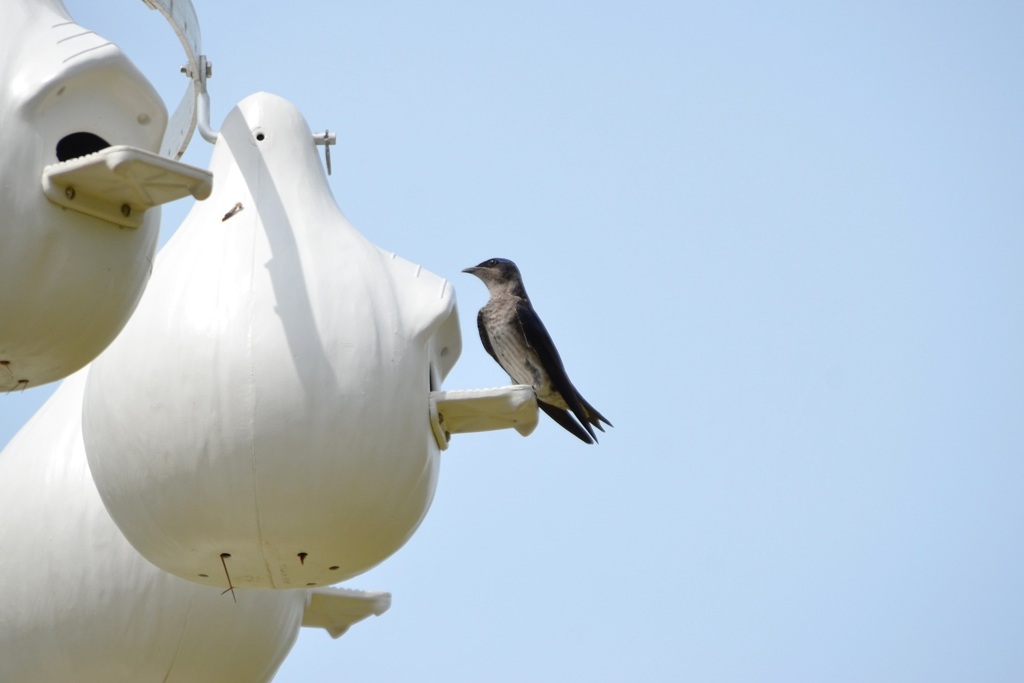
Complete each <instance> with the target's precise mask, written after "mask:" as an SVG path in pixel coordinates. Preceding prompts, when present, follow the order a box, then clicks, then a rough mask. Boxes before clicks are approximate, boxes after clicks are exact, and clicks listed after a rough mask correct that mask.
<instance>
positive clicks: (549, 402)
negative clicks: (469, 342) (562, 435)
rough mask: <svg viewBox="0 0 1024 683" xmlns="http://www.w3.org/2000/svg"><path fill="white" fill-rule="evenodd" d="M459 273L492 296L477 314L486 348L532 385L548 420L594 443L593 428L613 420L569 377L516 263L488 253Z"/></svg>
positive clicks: (520, 380) (517, 378)
mask: <svg viewBox="0 0 1024 683" xmlns="http://www.w3.org/2000/svg"><path fill="white" fill-rule="evenodd" d="M462 272H463V273H469V274H470V275H476V276H477V277H478V278H480V279H481V280H483V283H484V284H485V285H487V291H488V292H489V293H490V295H491V298H490V300H488V302H487V303H486V304H485V305H484V307H483V308H481V309H480V313H479V314H477V317H476V324H477V327H478V328H479V329H480V341H482V342H483V344H484V349H485V350H486V351H487V353H489V354H491V357H492V358H494V360H496V361H498V365H500V366H501V367H502V369H503V370H504V371H505V372H507V373H508V375H509V377H511V378H512V381H513V382H515V383H516V384H528V385H530V386H532V387H533V390H534V392H535V393H536V394H537V405H539V406H540V409H541V410H543V411H544V412H545V413H547V414H548V416H549V417H551V419H552V420H554V421H555V422H557V423H558V424H560V425H562V427H564V428H565V429H566V430H567V431H569V432H571V433H572V434H573V435H575V436H576V437H577V438H579V439H580V440H582V441H584V442H585V443H596V442H597V437H596V436H595V434H594V429H593V427H597V428H598V429H600V430H601V431H602V432H603V431H604V427H602V426H601V423H602V422H604V423H605V424H606V425H608V426H609V427H611V426H612V423H611V422H609V421H608V420H607V419H606V418H605V417H604V416H603V415H601V413H599V412H597V410H596V409H595V408H594V406H592V405H590V404H589V403H587V402H586V400H584V398H583V397H582V396H580V393H579V392H578V391H576V387H574V386H573V385H572V382H570V381H569V376H568V375H567V374H566V373H565V367H564V366H563V365H562V359H561V357H560V356H559V355H558V350H557V349H556V348H555V344H554V342H552V341H551V336H550V335H549V334H548V331H547V329H545V327H544V323H542V322H541V320H540V317H539V316H538V315H537V312H536V311H534V310H533V304H532V303H530V297H529V296H527V295H526V287H525V286H524V285H523V276H522V275H520V274H519V268H518V267H516V264H514V263H513V262H512V261H509V260H508V259H503V258H492V259H488V260H487V261H484V262H483V263H481V264H480V265H478V266H473V267H472V268H466V269H465V270H463V271H462ZM570 411H571V413H572V414H570ZM573 415H575V416H576V420H579V422H578V423H577V421H576V420H574V419H573V417H572V416H573ZM580 425H583V426H582V427H581V426H580Z"/></svg>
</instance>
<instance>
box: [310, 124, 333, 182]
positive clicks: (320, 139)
mask: <svg viewBox="0 0 1024 683" xmlns="http://www.w3.org/2000/svg"><path fill="white" fill-rule="evenodd" d="M313 142H314V143H316V144H317V145H323V148H324V156H325V157H326V158H327V175H331V145H336V144H338V136H337V135H335V134H334V133H332V132H331V131H329V130H326V129H325V130H323V131H321V132H319V133H313Z"/></svg>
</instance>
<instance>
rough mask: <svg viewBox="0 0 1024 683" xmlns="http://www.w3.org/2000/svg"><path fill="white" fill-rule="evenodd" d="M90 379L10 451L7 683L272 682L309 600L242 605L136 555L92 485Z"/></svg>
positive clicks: (0, 623)
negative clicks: (84, 430)
mask: <svg viewBox="0 0 1024 683" xmlns="http://www.w3.org/2000/svg"><path fill="white" fill-rule="evenodd" d="M85 372H87V371H85V370H83V371H82V372H80V373H78V374H76V375H74V376H72V377H70V378H69V379H68V380H67V381H65V383H64V384H63V385H62V386H61V387H60V388H59V389H58V390H57V392H56V393H55V394H54V395H53V397H52V398H51V399H50V400H49V401H48V402H47V403H46V405H44V406H43V408H42V409H40V411H39V412H38V413H37V414H36V415H35V417H33V418H32V420H31V421H30V422H29V423H28V424H27V425H26V426H25V427H24V428H23V429H22V430H21V431H20V432H19V433H18V434H17V435H16V436H15V437H14V439H13V440H12V441H11V443H10V444H9V445H8V446H7V448H6V449H5V450H4V451H3V453H2V454H0V519H2V520H3V523H2V524H0V548H2V549H3V552H2V553H0V596H2V608H0V681H4V682H7V681H10V682H12V683H14V682H17V683H54V682H55V681H57V682H65V681H74V682H75V683H110V681H135V682H153V683H194V682H195V681H218V682H219V683H233V682H238V683H256V682H258V681H267V680H269V679H270V678H271V677H272V676H273V673H274V671H276V670H277V667H278V666H279V665H280V664H281V662H282V661H283V660H284V657H285V656H286V655H287V653H288V651H289V650H290V649H291V646H292V644H293V643H294V640H295V637H296V635H297V634H298V629H299V625H300V623H301V621H302V619H303V612H304V610H305V607H306V603H307V600H308V599H309V595H308V592H307V591H236V596H235V597H236V598H237V602H235V601H234V600H233V599H232V596H231V594H221V590H220V589H218V588H210V587H206V586H200V585H198V584H195V583H192V582H189V581H184V580H182V579H179V578H178V577H175V576H171V575H170V574H167V573H166V572H163V571H161V570H159V569H157V568H156V567H154V566H153V565H152V564H150V563H149V562H147V561H146V560H145V559H144V558H143V557H142V556H141V555H139V554H138V553H137V552H136V551H135V550H134V549H133V548H132V547H131V545H129V543H128V542H127V541H126V540H125V539H124V537H123V536H122V535H121V533H120V532H119V531H118V529H117V527H116V526H115V525H114V523H113V521H112V520H111V519H110V516H109V515H108V514H107V511H106V509H105V508H104V507H103V504H102V502H101V501H100V497H99V495H98V493H97V492H96V487H95V486H94V485H93V482H92V479H91V477H90V476H89V467H88V465H87V464H86V458H85V452H84V447H83V444H82V435H81V419H80V416H81V410H82V393H83V390H84V387H85Z"/></svg>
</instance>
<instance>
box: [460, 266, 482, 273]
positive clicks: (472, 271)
mask: <svg viewBox="0 0 1024 683" xmlns="http://www.w3.org/2000/svg"><path fill="white" fill-rule="evenodd" d="M478 270H480V268H479V267H477V266H471V267H469V268H463V269H462V272H463V273H469V274H470V275H476V271H478Z"/></svg>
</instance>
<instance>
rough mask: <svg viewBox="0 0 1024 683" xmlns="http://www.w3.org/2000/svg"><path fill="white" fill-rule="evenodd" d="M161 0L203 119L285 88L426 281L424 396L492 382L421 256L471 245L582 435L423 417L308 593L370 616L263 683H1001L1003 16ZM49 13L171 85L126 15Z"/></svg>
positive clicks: (339, 189) (1017, 476)
mask: <svg viewBox="0 0 1024 683" xmlns="http://www.w3.org/2000/svg"><path fill="white" fill-rule="evenodd" d="M194 2H195V4H196V9H197V11H198V14H199V17H200V22H201V26H202V30H203V37H204V51H205V52H206V54H208V55H209V57H210V59H211V60H212V62H213V63H214V77H213V79H212V80H211V81H210V91H211V96H212V109H213V124H214V126H215V127H216V126H218V125H219V123H220V122H221V121H222V120H223V118H224V116H225V115H226V114H227V112H228V111H229V110H230V108H231V107H233V106H234V105H235V104H236V103H237V102H238V101H240V100H241V99H242V98H244V97H245V96H247V95H249V94H251V93H253V92H256V91H258V90H266V91H270V92H273V93H276V94H279V95H282V96H284V97H286V98H288V99H289V100H291V101H292V102H294V103H295V104H296V105H297V106H298V107H299V108H300V109H301V110H302V111H303V112H304V114H305V116H306V117H307V119H308V121H309V122H310V125H311V126H312V128H313V129H314V130H320V129H323V128H329V129H331V130H336V131H337V132H338V145H337V147H335V148H334V149H333V150H332V156H333V161H334V175H333V176H331V186H332V188H333V189H334V192H335V195H336V197H337V199H338V203H339V204H340V206H341V208H342V210H343V211H344V212H345V213H346V215H347V216H348V217H349V219H350V220H351V221H352V223H353V224H354V225H355V226H356V227H357V228H358V229H360V230H361V231H362V232H363V233H364V234H365V235H366V236H367V237H369V238H370V239H371V240H372V241H374V242H375V243H377V244H379V245H380V246H382V247H384V248H387V249H389V250H393V251H396V252H398V253H399V254H400V255H402V256H404V257H406V258H408V259H410V260H412V261H414V262H417V263H420V264H422V265H423V266H424V267H425V268H426V269H428V270H430V271H433V272H435V273H437V274H439V275H442V276H444V277H447V278H449V279H450V280H451V281H452V282H453V283H454V284H455V287H456V290H457V293H458V299H459V305H460V313H461V321H462V328H463V338H464V342H465V345H464V351H463V355H462V358H461V360H460V361H459V363H458V365H457V366H456V368H455V370H454V371H453V373H452V374H451V375H450V377H449V379H448V380H447V381H446V383H445V387H446V388H451V389H455V388H477V387H488V386H497V385H502V384H506V383H507V376H506V375H504V373H503V372H502V371H501V370H500V368H498V366H497V365H496V364H495V363H494V362H493V361H492V360H491V359H490V358H489V357H488V356H487V355H486V354H485V353H484V351H483V349H482V347H481V346H480V344H479V342H478V339H477V334H476V326H475V316H476V310H477V309H478V308H479V307H480V306H481V305H482V304H483V303H484V302H485V300H486V290H485V289H484V287H483V285H482V284H481V283H480V282H479V281H477V280H476V279H475V278H472V277H471V276H469V275H464V274H462V273H461V272H460V271H461V270H462V268H464V267H466V266H469V265H473V264H476V263H478V262H479V261H482V260H484V259H485V258H488V257H492V256H503V257H507V258H511V259H513V260H515V261H516V262H517V263H518V264H519V265H520V267H521V269H522V271H523V274H524V277H525V280H526V284H527V288H528V290H529V292H530V294H531V296H532V298H533V300H534V303H535V305H536V307H537V309H538V311H539V313H540V314H541V316H542V317H543V318H544V321H545V322H546V324H547V327H548V329H549V331H550V332H551V334H552V336H553V338H554V340H555V342H556V344H557V345H558V347H559V349H560V350H561V353H562V356H563V358H564V360H565V362H566V365H567V368H568V371H569V374H570V376H571V377H572V379H573V380H574V382H575V383H576V385H577V387H578V388H579V389H580V390H581V392H582V393H583V394H584V396H585V397H586V398H587V399H588V400H589V401H590V402H592V403H593V404H594V405H595V406H597V407H598V408H599V409H600V410H601V412H603V413H604V414H605V415H607V416H608V417H609V419H611V421H612V422H614V423H615V425H616V426H615V428H614V429H611V430H609V432H608V433H607V434H606V435H603V436H602V438H601V444H600V445H599V446H593V447H588V446H585V445H583V444H582V443H580V442H579V441H577V440H576V439H575V438H573V437H572V436H571V435H569V434H568V433H566V432H564V431H562V430H561V429H560V428H559V427H557V426H556V425H555V424H554V423H552V422H551V421H550V420H548V419H547V418H546V417H544V416H543V415H542V416H541V420H542V421H541V424H540V426H539V427H538V429H537V431H536V432H535V433H534V434H533V435H532V436H530V437H529V438H525V439H524V438H522V437H520V436H519V435H518V434H516V433H515V432H513V431H504V432H495V433H487V434H476V435H461V436H457V437H456V438H455V440H454V441H453V443H452V446H451V448H450V449H449V450H448V451H446V452H445V453H444V454H443V456H442V459H443V462H442V468H441V477H440V483H439V486H438V490H437V494H436V498H435V501H434V504H433V507H432V509H431V510H430V512H429V514H428V515H427V517H426V520H425V521H424V523H423V525H422V527H421V528H420V530H419V531H418V533H417V534H416V535H415V536H414V537H413V538H412V539H411V540H410V541H409V543H408V544H407V545H406V546H405V547H404V548H402V549H401V550H400V551H399V552H398V553H397V554H395V555H394V556H393V557H392V558H391V559H389V560H387V561H386V562H385V563H383V564H382V565H381V566H379V567H378V568H376V569H374V570H373V571H371V572H369V573H367V574H365V575H363V576H361V577H357V578H356V579H355V580H353V581H351V582H349V583H347V584H345V585H347V586H349V587H353V588H367V589H382V590H389V591H391V592H392V593H393V595H394V602H393V606H392V608H391V610H390V611H389V612H387V613H385V614H384V615H383V616H381V617H379V618H370V619H369V620H367V621H365V622H363V623H361V624H358V625H356V626H354V627H353V628H352V630H351V631H350V632H349V633H348V634H347V635H345V636H344V637H342V638H341V639H340V640H337V641H334V640H331V639H330V638H329V637H328V636H327V634H326V633H325V632H323V631H320V630H311V629H303V631H302V633H301V635H300V638H299V641H298V643H297V644H296V646H295V648H294V650H293V651H292V653H291V655H290V656H289V658H288V659H287V660H286V661H285V663H284V665H283V666H282V668H281V669H280V671H279V673H278V675H277V677H276V678H275V681H276V682H278V683H298V682H300V681H302V682H303V683H315V682H319V681H324V682H326V681H332V682H333V681H339V680H345V681H422V680H437V681H441V680H443V681H484V680H486V681H498V682H503V681H509V682H511V681H516V682H518V681H527V680H537V681H563V680H580V681H582V680H588V681H627V680H629V681H640V680H649V681H659V680H660V681H678V680H693V681H824V680H828V681H965V680H976V681H1019V680H1020V677H1021V675H1022V671H1024V648H1022V647H1021V644H1022V642H1024V580H1022V577H1024V543H1022V531H1024V495H1022V492H1024V304H1022V298H1024V297H1022V295H1024V78H1022V70H1024V40H1022V35H1024V5H1022V4H1021V3H1014V2H978V3H951V2H941V3H934V2H870V1H869V2H863V1H860V2H831V3H816V2H775V3H765V2H736V1H724V2H717V3H692V2H668V1H666V2H654V1H645V0H629V1H628V2H626V1H625V0H621V1H605V2H579V1H578V2H569V1H563V0H544V1H543V2H542V1H536V0H519V1H517V2H490V3H466V2H442V1H437V2H421V3H403V2H394V1H387V0H385V1H380V2H359V3H355V2H338V1H337V0H324V1H316V0H291V1H290V2H287V3H271V2H267V1H265V0H260V1H253V2H246V3H242V2H230V3H229V2H223V1H216V2H215V1H212V0H211V1H208V2H204V1H203V0H194ZM68 6H69V9H70V10H71V11H72V13H73V14H74V16H75V17H76V19H77V20H78V21H79V22H80V23H82V24H83V25H86V26H88V27H90V28H93V29H95V30H96V31H98V32H100V33H102V34H104V35H107V36H108V37H110V38H112V39H113V40H115V41H116V42H118V43H119V44H120V45H121V46H122V47H123V48H124V49H125V50H126V51H127V52H128V54H129V55H130V56H131V57H132V58H133V59H134V60H135V62H136V64H137V65H138V66H139V67H140V69H141V70H142V71H143V72H144V73H145V74H146V75H147V76H148V77H149V78H150V79H151V80H153V82H154V84H156V85H157V87H158V89H160V91H161V92H162V94H163V95H164V97H165V100H166V101H167V103H168V108H169V109H173V108H174V107H175V106H176V105H177V102H178V100H179V98H180V96H181V93H182V92H183V90H184V87H185V81H184V77H183V76H181V75H180V74H179V73H178V67H179V66H180V65H181V64H182V63H183V58H182V53H181V51H180V48H179V47H178V45H177V43H176V41H175V39H174V37H173V34H172V33H171V31H170V30H169V28H168V27H166V25H165V24H164V23H163V20H162V18H161V17H160V15H159V14H158V13H157V12H153V11H150V10H147V9H146V8H145V6H144V4H143V3H142V2H135V3H132V2H130V1H127V0H125V1H122V2H120V3H118V4H117V6H116V7H115V6H114V3H95V2H90V1H89V0H68ZM211 149H212V147H211V146H210V145H208V144H206V143H205V142H204V141H202V140H201V139H199V138H198V136H197V139H196V140H194V141H193V144H192V146H191V147H190V149H189V152H188V154H187V155H186V157H185V161H187V162H190V163H193V164H196V165H200V166H205V165H206V163H207V161H208V159H209V155H210V151H211ZM187 210H188V203H187V202H179V203H178V204H176V205H173V206H171V207H169V208H167V209H166V210H165V212H164V223H163V230H162V233H163V239H164V240H165V239H166V238H167V237H168V236H169V235H170V234H171V233H172V232H173V231H174V229H175V227H176V226H177V225H178V223H179V222H180V221H181V219H182V218H183V217H184V215H185V213H186V212H187ZM51 391H52V387H46V388H40V389H33V390H29V391H25V392H23V393H18V394H12V395H8V396H0V444H2V443H6V442H7V441H8V440H9V439H10V437H11V436H12V435H13V434H14V433H15V432H16V431H17V429H18V428H19V427H20V426H21V425H22V424H24V422H25V421H26V420H27V419H28V418H29V416H30V415H31V414H32V413H33V412H34V411H35V410H36V409H37V407H38V406H39V405H40V404H41V403H42V402H43V401H44V400H45V398H46V397H47V396H48V395H49V394H50V393H51Z"/></svg>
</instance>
